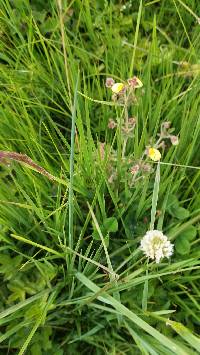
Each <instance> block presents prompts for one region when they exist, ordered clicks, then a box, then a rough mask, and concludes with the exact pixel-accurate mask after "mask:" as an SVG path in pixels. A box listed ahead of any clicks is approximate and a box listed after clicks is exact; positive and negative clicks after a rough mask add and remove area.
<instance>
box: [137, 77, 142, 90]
mask: <svg viewBox="0 0 200 355" xmlns="http://www.w3.org/2000/svg"><path fill="white" fill-rule="evenodd" d="M136 80H137V84H136V86H135V88H141V87H142V86H143V83H142V82H141V80H140V79H139V78H137V77H136Z"/></svg>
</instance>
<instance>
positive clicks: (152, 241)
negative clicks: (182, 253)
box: [140, 230, 174, 263]
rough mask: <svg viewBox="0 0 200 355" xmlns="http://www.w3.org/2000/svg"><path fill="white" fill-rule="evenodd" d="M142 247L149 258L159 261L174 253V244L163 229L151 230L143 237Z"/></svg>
mask: <svg viewBox="0 0 200 355" xmlns="http://www.w3.org/2000/svg"><path fill="white" fill-rule="evenodd" d="M140 249H141V250H142V251H143V253H144V254H145V255H146V256H147V257H148V258H150V259H152V260H155V261H156V263H159V262H160V260H161V259H162V258H164V257H166V258H169V257H170V256H171V255H172V254H173V249H174V245H173V244H172V243H171V242H170V241H169V240H168V238H167V237H166V235H164V234H163V233H162V232H161V231H158V230H151V231H148V232H147V233H146V234H145V236H144V237H143V238H142V240H141V243H140Z"/></svg>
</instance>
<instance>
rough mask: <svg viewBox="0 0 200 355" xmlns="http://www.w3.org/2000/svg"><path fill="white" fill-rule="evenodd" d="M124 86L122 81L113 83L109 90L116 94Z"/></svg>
mask: <svg viewBox="0 0 200 355" xmlns="http://www.w3.org/2000/svg"><path fill="white" fill-rule="evenodd" d="M123 88H124V84H123V83H115V84H114V85H113V86H112V87H111V90H112V92H114V93H115V94H118V93H119V92H120V91H122V90H123Z"/></svg>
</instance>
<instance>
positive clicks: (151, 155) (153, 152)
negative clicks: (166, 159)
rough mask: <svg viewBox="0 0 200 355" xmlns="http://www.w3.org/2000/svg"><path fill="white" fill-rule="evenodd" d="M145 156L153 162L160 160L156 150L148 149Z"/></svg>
mask: <svg viewBox="0 0 200 355" xmlns="http://www.w3.org/2000/svg"><path fill="white" fill-rule="evenodd" d="M147 155H148V157H149V158H150V159H151V160H153V161H159V160H160V158H161V154H160V152H159V150H158V149H156V148H149V149H148V154H147Z"/></svg>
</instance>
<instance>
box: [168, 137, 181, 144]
mask: <svg viewBox="0 0 200 355" xmlns="http://www.w3.org/2000/svg"><path fill="white" fill-rule="evenodd" d="M170 141H171V143H172V145H178V144H179V139H178V137H177V136H170Z"/></svg>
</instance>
